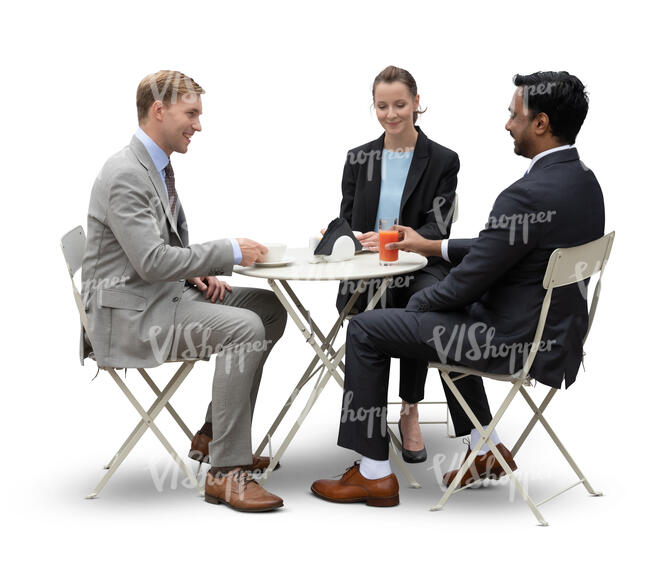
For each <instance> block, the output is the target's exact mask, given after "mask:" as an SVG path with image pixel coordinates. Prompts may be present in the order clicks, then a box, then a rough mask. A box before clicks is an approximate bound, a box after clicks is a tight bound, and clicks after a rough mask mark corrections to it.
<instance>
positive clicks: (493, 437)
mask: <svg viewBox="0 0 650 565" xmlns="http://www.w3.org/2000/svg"><path fill="white" fill-rule="evenodd" d="M480 439H481V434H479V433H478V430H477V429H476V428H472V432H471V435H470V438H469V447H470V449H474V446H475V445H476V444H477V443H478V441H479V440H480ZM490 439H491V440H492V443H493V444H494V445H497V444H498V443H501V440H500V439H499V435H498V434H497V431H496V430H494V431H493V432H492V433H491V434H490ZM488 451H490V448H489V447H488V444H487V443H484V444H483V446H482V447H481V449H479V451H478V454H479V455H484V454H486V453H487V452H488Z"/></svg>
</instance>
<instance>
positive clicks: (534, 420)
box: [510, 388, 557, 457]
mask: <svg viewBox="0 0 650 565" xmlns="http://www.w3.org/2000/svg"><path fill="white" fill-rule="evenodd" d="M523 391H524V389H521V392H522V394H523ZM556 392H557V389H556V388H551V390H549V392H548V394H547V395H546V398H544V400H543V401H542V403H541V404H540V405H539V413H540V414H541V413H542V412H544V410H546V407H547V406H548V405H549V404H550V402H551V400H552V399H553V396H555V393H556ZM534 412H535V414H534V415H533V417H532V418H531V419H530V422H528V425H527V426H526V428H525V429H524V431H523V432H522V433H521V435H520V436H519V439H518V440H517V442H516V443H515V445H514V446H513V447H512V449H511V450H510V453H512V456H513V457H514V456H515V455H517V452H518V451H519V449H520V448H521V446H522V445H523V444H524V441H526V439H527V438H528V435H529V434H530V432H531V431H532V429H533V427H535V424H537V422H538V421H539V416H538V415H537V412H536V411H534Z"/></svg>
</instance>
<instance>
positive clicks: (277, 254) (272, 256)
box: [264, 243, 287, 263]
mask: <svg viewBox="0 0 650 565" xmlns="http://www.w3.org/2000/svg"><path fill="white" fill-rule="evenodd" d="M264 246H265V247H266V248H267V249H268V252H267V254H266V262H267V263H276V262H277V261H282V259H284V253H285V251H286V250H287V246H286V244H284V243H265V244H264Z"/></svg>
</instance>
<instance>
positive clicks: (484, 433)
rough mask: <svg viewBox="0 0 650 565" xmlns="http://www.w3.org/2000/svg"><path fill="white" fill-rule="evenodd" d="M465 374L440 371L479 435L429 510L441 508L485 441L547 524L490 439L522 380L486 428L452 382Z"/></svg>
mask: <svg viewBox="0 0 650 565" xmlns="http://www.w3.org/2000/svg"><path fill="white" fill-rule="evenodd" d="M463 376H465V375H462V376H461V377H456V378H455V379H453V380H452V379H451V378H450V377H449V374H448V373H446V372H442V377H443V379H444V381H445V383H446V384H447V386H448V387H449V390H451V392H452V394H453V395H454V396H455V397H456V399H457V400H458V402H459V404H460V405H461V407H462V408H463V410H464V411H465V414H467V417H468V418H469V419H470V421H471V422H472V424H473V425H474V427H475V428H476V430H477V431H478V432H479V433H480V435H481V437H480V439H479V441H478V443H477V444H476V446H475V447H474V449H473V450H472V451H471V452H470V455H469V457H468V458H467V459H466V460H465V462H464V463H463V464H462V465H461V467H460V469H459V471H458V472H457V473H456V476H455V477H454V480H453V481H452V482H451V484H450V485H449V487H448V488H447V490H446V491H445V493H444V494H443V496H442V498H441V499H440V500H439V501H438V504H436V506H434V507H432V508H431V510H441V509H442V507H443V506H444V505H445V503H446V502H447V500H448V499H449V497H450V496H451V495H452V494H453V493H454V492H455V490H456V487H457V486H458V485H459V483H460V480H461V478H462V477H463V475H464V474H465V472H466V471H467V469H469V467H470V465H471V464H472V463H473V462H474V459H475V458H476V456H477V455H478V452H479V450H480V449H481V447H483V444H484V443H487V445H488V447H489V448H490V451H491V452H492V453H493V454H494V456H495V457H496V459H497V461H498V462H499V463H500V464H501V466H502V467H503V469H504V470H505V471H506V473H507V474H508V477H509V478H510V480H512V481H513V483H514V485H515V487H516V488H517V491H518V492H519V494H520V496H521V497H522V498H523V499H524V501H525V502H526V504H528V507H529V508H530V510H531V512H532V513H533V514H534V515H535V517H536V518H537V521H538V522H539V524H540V525H542V526H548V522H547V521H546V520H545V519H544V516H542V513H541V512H540V511H539V508H538V507H537V505H536V504H535V503H534V502H533V500H532V499H531V498H530V496H529V495H528V491H527V490H526V489H525V488H524V487H523V485H522V484H521V483H520V482H519V480H517V477H515V475H514V474H513V471H512V469H511V468H510V466H509V465H508V464H507V462H506V461H505V459H504V458H503V456H502V455H501V453H500V452H499V450H498V449H497V448H496V446H495V445H494V443H493V442H492V440H490V434H491V433H492V432H493V431H494V428H495V427H496V425H497V423H498V422H499V420H501V418H502V417H503V414H504V413H505V411H506V409H507V408H508V406H510V403H511V402H512V400H513V399H514V397H515V395H516V394H517V391H519V390H520V389H521V386H522V384H523V381H521V380H518V381H516V382H515V383H513V385H512V387H511V388H510V391H509V392H508V394H507V396H506V398H505V399H504V400H503V402H502V403H501V406H500V407H499V409H498V410H497V412H496V414H495V415H494V417H493V418H492V421H491V422H490V424H489V425H488V426H487V428H483V426H481V424H480V422H479V421H478V418H477V417H476V415H475V414H474V412H473V411H472V409H471V408H470V407H469V404H467V402H466V400H465V399H464V398H463V396H462V395H461V394H460V391H459V390H458V388H457V387H456V385H455V384H454V382H453V381H454V380H458V378H462V377H463Z"/></svg>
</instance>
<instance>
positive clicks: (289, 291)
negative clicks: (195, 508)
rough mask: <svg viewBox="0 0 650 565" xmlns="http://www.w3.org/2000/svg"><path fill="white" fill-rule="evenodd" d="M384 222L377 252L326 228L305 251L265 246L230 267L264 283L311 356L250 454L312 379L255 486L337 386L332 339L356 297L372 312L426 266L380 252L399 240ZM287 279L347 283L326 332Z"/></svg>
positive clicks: (338, 363) (404, 255) (337, 358)
mask: <svg viewBox="0 0 650 565" xmlns="http://www.w3.org/2000/svg"><path fill="white" fill-rule="evenodd" d="M389 223H390V224H391V225H390V226H389V225H386V226H383V225H382V226H381V228H382V229H380V231H379V234H378V235H379V251H378V252H376V251H371V250H368V249H366V248H363V247H361V246H360V244H359V243H358V241H354V240H356V236H357V235H358V234H357V233H354V234H352V233H344V232H348V230H349V227H348V226H333V225H332V224H330V226H329V227H328V229H327V230H326V231H324V234H323V236H322V238H321V237H312V238H310V241H309V247H304V248H287V247H286V245H283V244H267V245H266V247H267V248H268V253H267V254H266V261H265V262H263V263H256V264H254V265H252V266H250V267H241V266H236V267H235V269H234V270H235V272H236V273H238V274H239V275H243V276H247V277H255V278H263V279H266V280H267V282H268V284H269V286H270V287H271V289H272V291H273V292H274V293H275V295H276V296H277V298H278V300H279V301H280V303H281V304H282V306H283V307H284V308H285V310H286V311H287V314H288V315H289V318H291V320H293V322H294V324H295V325H296V327H297V328H298V331H299V332H300V333H301V334H302V336H303V337H304V338H305V340H306V344H307V345H308V346H310V347H311V348H312V350H313V352H314V356H313V358H312V360H311V362H310V363H309V365H308V366H307V368H306V369H305V371H304V373H303V374H302V376H301V377H300V379H299V380H298V382H297V383H296V385H295V387H294V389H293V390H292V391H291V394H290V395H289V397H288V399H287V401H286V402H285V403H284V404H283V407H282V409H281V410H280V412H279V414H278V415H277V417H276V419H275V421H274V422H273V424H272V425H271V427H270V428H269V430H268V431H267V432H266V434H265V435H264V437H263V439H262V441H261V443H260V444H259V446H258V448H257V450H256V451H255V455H256V456H259V455H261V453H262V452H263V450H264V449H265V448H266V447H267V445H268V444H269V442H270V441H271V438H272V437H273V435H274V433H275V432H276V430H277V428H278V427H279V425H280V424H281V422H282V421H283V419H284V417H285V416H286V414H287V412H288V411H289V409H290V408H291V406H292V404H293V403H294V401H295V399H296V397H297V396H298V394H299V392H300V391H301V390H302V388H303V387H304V386H305V385H306V384H307V383H309V382H310V381H312V379H315V382H314V388H313V390H312V392H311V394H310V396H309V398H308V400H307V402H306V404H305V406H304V407H303V409H302V411H301V413H300V415H299V416H298V418H297V419H296V421H295V423H294V424H293V426H292V427H291V429H290V431H289V433H288V434H287V436H286V437H285V439H284V440H283V441H282V443H281V444H280V447H279V448H278V449H277V451H275V452H272V457H271V462H270V464H269V467H268V469H267V470H266V472H265V473H264V474H263V476H262V478H261V480H260V481H259V482H260V484H263V483H264V482H266V480H267V478H268V477H269V475H270V473H271V472H272V471H273V470H274V469H275V468H276V466H277V465H278V461H279V460H280V459H281V458H282V456H283V454H284V453H285V451H286V450H287V448H288V447H289V445H290V443H291V442H292V440H293V438H294V437H295V435H296V433H297V432H298V430H299V429H300V426H301V425H302V423H303V422H304V420H305V418H306V417H307V416H308V414H309V412H310V411H311V409H312V407H313V406H314V404H315V403H316V401H317V400H318V397H319V396H320V394H321V392H322V391H323V389H324V388H325V386H326V385H327V383H328V381H329V380H330V378H333V379H334V380H335V381H336V382H338V384H339V385H340V386H341V387H343V381H344V369H345V365H344V362H343V358H344V355H345V343H343V344H342V345H341V346H339V347H338V348H335V347H334V341H335V339H336V337H337V335H338V333H339V331H340V330H341V328H342V326H343V323H344V322H345V320H346V319H349V317H350V316H351V315H352V314H353V313H354V306H355V304H356V303H357V299H358V298H359V297H360V296H361V295H362V294H363V293H365V292H366V291H367V292H368V301H367V306H366V308H365V310H372V309H373V308H374V307H375V306H376V305H377V304H378V303H379V302H380V300H382V297H384V295H385V292H386V290H387V289H388V288H389V287H390V285H391V282H392V281H393V280H394V277H396V276H398V275H405V274H407V273H412V272H414V271H417V270H419V269H421V268H422V267H424V266H425V265H426V264H427V259H426V258H425V257H423V256H422V255H419V254H417V253H411V252H406V251H398V250H396V249H387V248H386V245H387V244H388V243H390V242H395V241H398V238H399V233H398V232H397V231H396V230H393V229H392V222H389ZM341 228H342V229H341ZM341 234H343V235H341ZM353 237H354V240H353ZM290 281H313V282H319V281H341V283H342V284H343V285H347V288H348V289H350V291H349V292H348V295H349V299H348V300H347V302H346V304H345V307H344V308H343V309H342V311H341V312H340V314H339V316H338V317H337V318H336V320H335V321H334V323H333V324H332V326H331V327H330V329H329V331H327V332H326V331H323V330H322V329H321V327H320V326H319V324H318V323H317V322H316V320H314V318H313V316H312V314H311V312H310V310H309V309H308V307H306V306H305V305H303V303H302V301H301V300H300V298H299V297H298V294H297V292H296V290H295V289H294V288H293V287H292V286H291V284H290ZM343 288H345V286H344V287H343ZM389 434H390V435H391V439H392V440H393V442H394V443H393V444H394V445H395V443H397V438H396V437H394V434H393V432H392V430H390V428H389ZM391 458H392V459H393V461H394V462H395V463H396V464H397V465H398V466H399V467H400V469H401V471H402V473H403V474H404V476H405V477H406V478H407V480H408V481H409V483H410V485H411V486H413V487H416V488H419V486H420V485H419V484H418V482H417V481H416V480H415V479H414V477H413V476H412V475H411V473H410V472H409V471H408V470H407V469H406V467H405V466H404V464H403V462H402V460H401V458H400V457H397V456H396V453H393V452H391Z"/></svg>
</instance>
